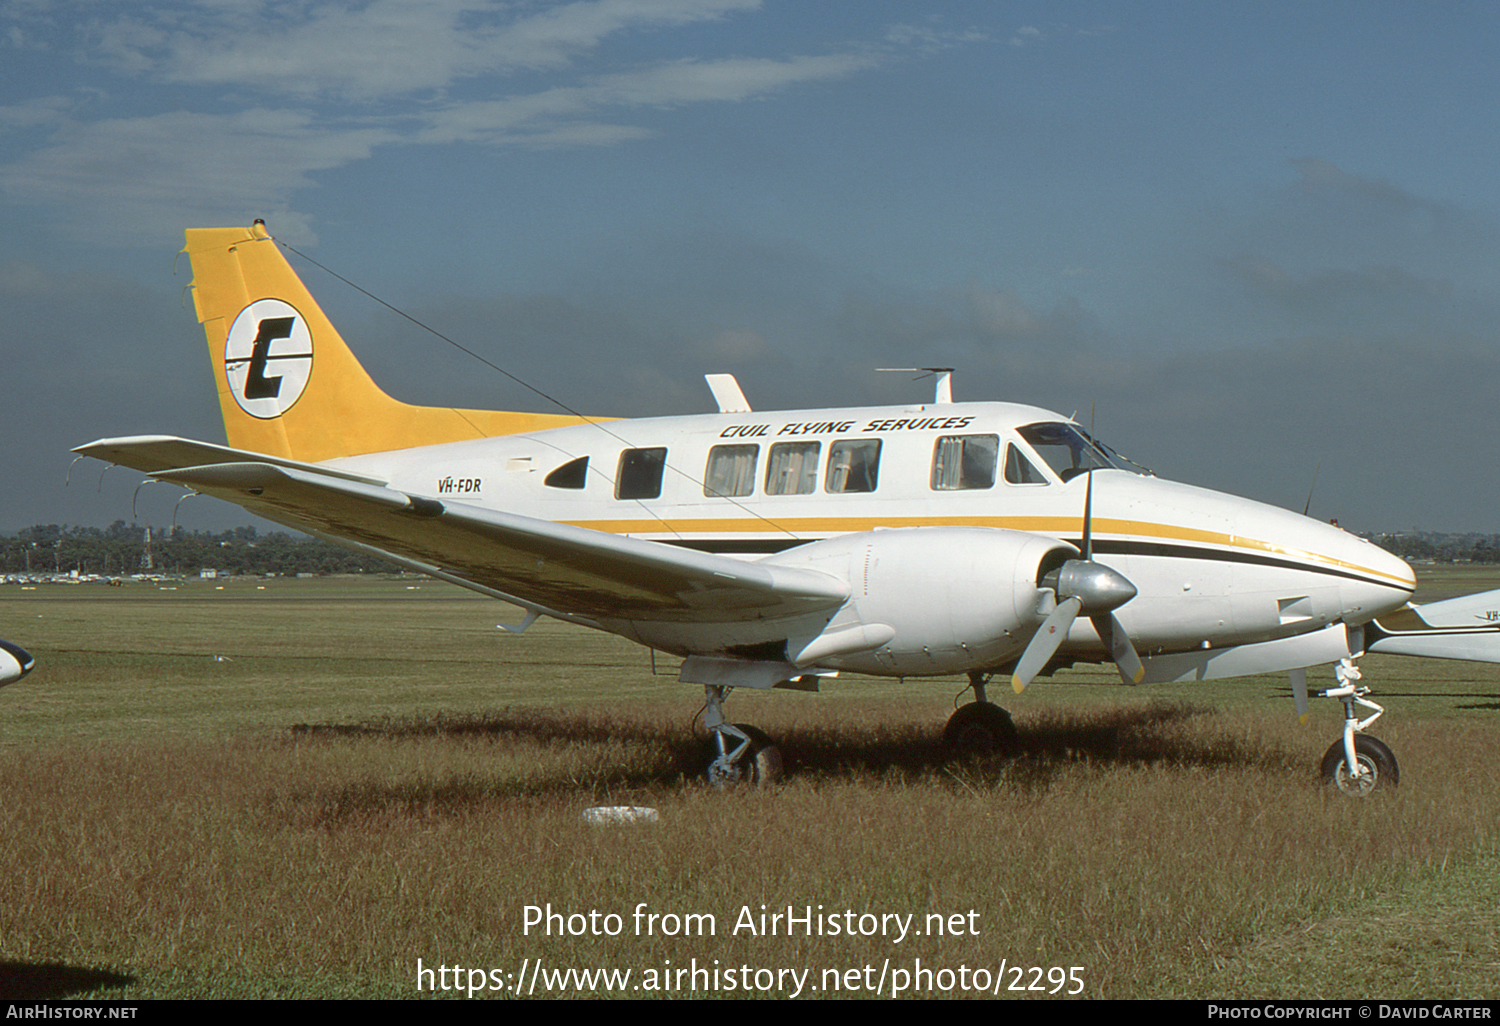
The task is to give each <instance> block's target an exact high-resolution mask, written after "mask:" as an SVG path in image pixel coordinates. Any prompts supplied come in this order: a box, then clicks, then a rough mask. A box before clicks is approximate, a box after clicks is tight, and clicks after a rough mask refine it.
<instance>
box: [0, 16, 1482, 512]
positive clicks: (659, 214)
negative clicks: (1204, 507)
mask: <svg viewBox="0 0 1500 1026" xmlns="http://www.w3.org/2000/svg"><path fill="white" fill-rule="evenodd" d="M1497 44H1500V7H1496V6H1495V5H1493V4H1481V3H1445V4H1430V3H1372V2H1364V3H1332V2H1329V3H1317V4H1305V3H1285V4H1283V3H1258V4H1243V5H1228V4H1188V3H1128V4H1127V3H1055V2H1052V3H1046V4H1035V3H1005V2H924V3H900V2H882V0H822V2H819V3H807V2H783V0H578V2H571V3H569V2H562V3H542V2H513V3H489V2H481V0H375V2H370V3H325V2H317V0H302V2H290V0H288V2H276V3H254V2H251V0H201V2H168V3H138V4H137V3H133V4H128V5H127V4H109V3H98V2H82V0H78V2H64V0H0V54H3V62H4V64H3V66H4V68H5V71H4V75H3V77H0V229H3V230H0V304H3V308H4V310H5V312H6V316H5V317H4V318H3V323H0V353H3V355H4V359H5V366H6V376H7V383H8V385H9V387H8V388H7V390H6V391H7V393H8V400H7V403H6V406H5V412H4V414H3V418H4V420H3V422H0V423H3V426H4V435H5V443H4V446H3V451H0V459H3V461H4V465H3V467H0V471H3V472H4V475H5V480H6V481H7V483H8V486H7V489H6V491H5V492H4V493H3V498H0V528H15V527H20V526H25V525H27V524H32V523H38V522H42V523H83V524H100V525H103V524H107V523H108V522H110V521H112V520H114V519H117V518H124V519H127V520H129V519H132V518H134V519H136V520H138V521H140V522H142V523H144V522H148V521H149V522H151V523H153V524H157V525H160V524H164V523H166V522H169V521H170V520H171V518H172V516H173V515H174V509H173V507H174V504H175V501H176V493H175V492H173V491H171V490H170V489H167V488H166V487H165V486H154V487H152V488H148V489H145V490H143V491H142V492H141V494H140V496H139V497H137V498H134V499H133V498H132V492H133V490H134V487H135V484H136V481H137V480H138V477H132V476H130V475H129V474H128V472H124V471H118V470H117V471H112V472H110V474H109V475H106V476H105V477H104V479H103V483H102V485H101V484H100V483H99V477H98V473H97V467H94V468H90V469H84V468H83V467H80V468H77V469H75V470H74V472H73V475H72V480H71V483H70V484H69V485H67V486H66V487H64V484H63V482H64V479H65V477H66V476H67V468H68V462H69V460H70V456H69V454H68V453H67V450H68V449H69V448H70V447H71V446H73V445H76V444H79V443H82V442H86V441H90V440H92V439H94V438H96V437H100V436H107V435H120V434H136V433H158V432H159V433H170V434H181V435H186V436H189V437H196V438H206V439H209V440H222V437H223V435H222V427H221V425H220V424H219V423H218V418H217V411H216V408H215V403H214V400H213V393H212V385H211V381H210V376H209V373H210V372H209V364H208V360H207V358H206V354H205V352H204V346H203V341H202V336H201V334H200V333H199V330H198V327H197V325H196V323H195V322H194V318H193V316H192V314H191V312H190V310H189V309H187V308H185V307H184V306H183V303H182V290H183V287H184V286H185V284H186V281H187V271H186V267H185V264H184V265H180V266H177V267H176V268H175V274H174V266H173V262H174V261H173V258H174V255H175V253H176V250H177V249H179V248H180V246H181V238H182V236H181V232H182V229H183V228H186V227H193V226H199V227H204V226H215V225H223V224H246V223H248V222H249V221H250V220H251V219H253V218H255V217H263V218H265V219H266V221H267V222H268V223H269V225H270V227H271V230H272V232H273V233H274V234H276V235H277V236H278V237H279V238H281V239H283V240H284V241H286V242H288V243H290V244H291V245H293V246H296V247H297V248H298V249H301V250H304V251H305V252H307V253H308V254H309V255H311V256H313V257H315V258H316V259H317V260H318V261H320V262H322V263H324V264H327V265H328V266H329V267H331V268H333V269H334V270H336V271H338V272H339V273H340V274H342V275H344V276H345V277H347V278H350V279H352V280H353V281H355V282H357V283H359V284H360V285H361V286H362V287H364V288H366V289H368V290H369V291H371V292H373V293H375V294H377V295H380V296H381V297H382V298H384V299H386V300H388V301H390V302H392V303H394V304H396V305H398V306H401V307H402V308H404V309H406V310H408V311H409V312H410V313H411V314H412V315H413V316H416V317H418V318H420V319H422V320H424V321H428V322H429V323H431V324H432V325H433V326H434V327H437V328H439V329H440V330H442V331H444V332H445V333H447V334H449V335H451V336H453V337H454V338H455V339H457V340H458V341H460V342H462V343H463V344H465V345H467V346H469V347H470V348H473V349H476V350H478V351H480V352H482V353H484V355H485V356H486V357H487V358H489V359H492V360H494V361H495V362H496V363H499V364H501V365H502V366H504V367H506V368H507V369H508V370H510V371H511V372H513V373H515V374H517V375H520V376H521V377H523V378H525V379H526V380H528V381H529V382H531V383H532V384H534V385H535V386H536V387H538V388H540V389H543V390H544V391H547V392H549V393H550V394H553V395H556V396H558V397H559V398H561V399H563V400H564V401H566V402H567V403H568V404H569V405H571V406H574V407H575V408H579V409H586V410H588V411H590V412H597V413H600V414H623V415H648V414H651V413H656V412H661V413H679V412H693V411H700V410H705V411H706V410H710V409H712V401H711V398H710V396H709V393H708V391H707V389H706V387H704V385H703V383H702V379H701V376H702V374H704V373H706V372H714V371H731V372H733V373H735V374H737V375H738V376H739V377H740V380H741V382H742V384H743V386H744V389H745V392H746V394H747V395H748V396H749V398H750V399H751V401H752V402H753V403H755V404H756V405H757V406H758V407H760V408H767V409H769V408H775V407H797V406H823V405H842V404H850V405H852V404H865V403H872V402H887V401H891V402H896V401H903V400H906V399H912V398H922V397H925V396H926V395H927V394H928V391H929V387H930V386H929V385H928V384H927V383H925V382H911V381H909V380H906V379H905V378H903V377H901V376H900V375H880V374H876V373H874V372H873V368H875V367H879V366H889V365H907V366H910V365H933V364H951V365H953V366H955V367H957V368H958V373H957V375H956V378H955V389H956V393H957V397H958V398H959V399H1009V400H1016V401H1022V402H1030V403H1035V404H1038V405H1042V406H1046V407H1049V408H1052V409H1057V410H1060V411H1061V412H1062V413H1065V414H1066V413H1072V412H1074V411H1085V412H1084V413H1083V416H1084V417H1086V416H1087V412H1086V411H1087V410H1088V409H1089V408H1090V406H1091V404H1092V405H1094V407H1095V409H1096V413H1095V418H1096V423H1097V433H1098V434H1099V435H1100V436H1101V437H1104V438H1105V439H1106V440H1109V441H1111V442H1112V443H1113V444H1115V445H1116V447H1117V448H1119V449H1121V450H1122V451H1124V452H1125V453H1127V454H1128V455H1130V456H1132V457H1133V458H1135V459H1136V460H1138V461H1139V462H1141V463H1144V464H1146V465H1148V466H1151V467H1153V468H1154V469H1156V470H1157V471H1158V472H1159V473H1161V474H1162V475H1163V476H1166V477H1172V478H1176V479H1179V480H1185V481H1189V482H1192V483H1196V484H1203V485H1207V486H1209V487H1214V488H1219V489H1223V490H1226V491H1231V492H1235V493H1237V494H1242V495H1248V496H1251V497H1254V498H1257V499H1262V500H1264V501H1268V502H1273V503H1277V504H1279V505H1284V506H1290V507H1293V508H1297V509H1300V508H1302V505H1303V504H1304V503H1305V502H1306V501H1307V497H1308V492H1309V488H1310V487H1311V486H1312V484H1313V476H1314V472H1315V470H1316V472H1317V487H1316V492H1315V494H1314V495H1313V502H1312V512H1313V513H1314V515H1318V516H1323V517H1337V518H1338V519H1339V521H1340V522H1341V523H1343V524H1344V525H1345V526H1349V527H1354V528H1357V529H1365V530H1393V529H1406V528H1411V527H1420V528H1423V529H1428V530H1449V531H1459V530H1480V531H1500V482H1497V479H1496V478H1497V475H1496V474H1495V472H1494V471H1493V469H1492V464H1491V461H1490V460H1489V459H1488V458H1487V455H1488V449H1489V447H1490V446H1489V444H1488V443H1489V441H1490V437H1491V435H1492V434H1493V431H1494V425H1495V421H1496V413H1497V406H1500V403H1497V398H1500V327H1497V324H1500V318H1497V314H1500V274H1497V271H1500V180H1497V176H1496V174H1495V169H1496V168H1497V167H1500V125H1497V118H1496V115H1495V113H1494V106H1495V98H1496V97H1497V96H1500V88H1497V87H1500V81H1497V79H1500V63H1497V62H1496V60H1495V59H1494V55H1495V53H1497V52H1500V46H1497ZM302 273H303V276H304V278H305V279H306V280H307V281H308V283H309V285H310V287H311V288H312V289H313V291H314V293H315V294H316V295H317V296H318V297H319V298H320V300H322V302H323V304H324V306H325V308H326V309H327V310H328V311H329V313H330V314H331V315H332V316H333V317H334V318H335V321H336V322H337V323H339V324H340V326H341V327H342V328H343V330H344V333H345V335H346V337H348V338H349V339H350V341H351V342H352V344H353V345H354V346H355V348H356V350H357V351H358V352H359V354H360V356H361V357H362V358H363V359H364V360H365V362H366V364H367V365H368V366H369V368H370V369H371V371H372V373H374V374H375V376H376V378H377V379H378V380H380V381H381V382H382V383H383V384H384V385H385V386H386V387H387V389H388V390H389V391H391V392H392V393H393V394H395V395H397V396H398V397H400V398H402V399H406V400H408V401H412V402H421V403H442V404H444V405H448V404H455V405H466V406H490V407H500V408H517V409H524V408H538V405H537V400H536V399H535V397H534V396H531V395H530V394H529V393H526V392H524V391H521V390H518V389H517V388H516V387H515V386H514V385H512V384H510V383H509V382H507V381H506V380H504V379H503V378H501V377H500V376H499V375H497V374H495V373H494V372H492V371H488V370H486V369H485V368H483V367H482V366H480V365H478V364H476V363H474V362H473V361H471V360H469V359H468V358H466V357H463V356H461V355H459V354H457V353H455V352H454V351H453V350H451V349H449V348H447V347H446V346H444V345H443V344H442V343H439V342H436V341H435V340H433V339H432V338H431V337H430V336H425V335H423V334H421V333H420V332H417V331H415V330H414V329H412V328H411V327H410V326H409V325H408V324H407V323H406V322H404V321H400V320H398V319H396V318H394V317H392V316H391V315H390V314H389V313H387V312H385V311H383V310H382V309H380V308H378V307H376V306H374V305H373V304H371V303H370V302H369V301H368V300H365V299H363V298H361V297H359V296H358V295H357V294H355V293H352V292H350V290H348V289H347V287H345V286H343V285H340V284H339V283H338V282H336V281H334V280H333V279H330V278H328V277H326V276H325V275H323V274H322V272H320V271H317V270H316V269H310V268H308V269H303V270H302ZM132 503H133V505H134V511H132ZM176 516H177V520H178V522H179V523H181V524H183V525H185V526H188V527H221V526H228V525H232V524H236V523H241V522H244V521H243V515H242V514H240V513H239V512H238V511H236V510H232V509H229V508H227V507H223V506H219V505H216V504H214V503H213V502H212V501H211V500H207V499H198V500H194V501H192V502H188V503H184V504H183V505H182V507H181V508H180V510H177V511H176Z"/></svg>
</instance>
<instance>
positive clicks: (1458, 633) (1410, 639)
mask: <svg viewBox="0 0 1500 1026" xmlns="http://www.w3.org/2000/svg"><path fill="white" fill-rule="evenodd" d="M1365 647H1366V648H1367V649H1368V650H1369V651H1371V652H1387V653H1390V654H1391V655H1407V656H1428V657H1431V658H1434V659H1472V660H1473V661H1475V662H1480V663H1500V591H1482V592H1479V593H1478V594H1474V595H1460V596H1459V597H1458V598H1451V599H1444V600H1443V601H1441V602H1428V603H1425V604H1423V605H1409V606H1407V607H1405V608H1404V609H1398V610H1396V611H1395V612H1394V613H1392V614H1391V615H1389V616H1383V617H1381V618H1380V619H1378V620H1376V621H1375V622H1374V623H1371V624H1366V625H1365Z"/></svg>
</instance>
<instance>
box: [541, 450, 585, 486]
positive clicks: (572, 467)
mask: <svg viewBox="0 0 1500 1026" xmlns="http://www.w3.org/2000/svg"><path fill="white" fill-rule="evenodd" d="M588 479H589V458H588V457H587V456H580V457H578V458H577V459H576V460H569V461H568V462H566V463H564V464H563V465H562V466H560V467H558V468H557V469H556V470H554V471H553V472H552V473H550V474H548V475H547V476H546V477H544V478H543V479H542V484H544V485H546V486H547V487H548V488H582V487H583V486H584V485H586V484H588Z"/></svg>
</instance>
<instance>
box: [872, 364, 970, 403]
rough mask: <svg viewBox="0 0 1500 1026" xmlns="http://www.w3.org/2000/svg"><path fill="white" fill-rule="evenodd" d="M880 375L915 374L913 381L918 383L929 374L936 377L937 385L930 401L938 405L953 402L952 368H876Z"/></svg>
mask: <svg viewBox="0 0 1500 1026" xmlns="http://www.w3.org/2000/svg"><path fill="white" fill-rule="evenodd" d="M875 369H876V370H877V371H879V372H881V373H891V374H916V375H917V377H915V378H913V379H912V380H913V381H920V380H921V379H922V378H925V377H927V376H928V375H929V374H935V375H937V384H936V388H935V389H934V394H933V397H932V401H933V402H934V403H937V404H938V405H947V404H949V403H952V402H953V368H952V367H876V368H875Z"/></svg>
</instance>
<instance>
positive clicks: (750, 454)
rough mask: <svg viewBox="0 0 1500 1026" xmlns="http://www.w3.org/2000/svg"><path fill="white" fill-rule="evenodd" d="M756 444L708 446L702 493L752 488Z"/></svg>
mask: <svg viewBox="0 0 1500 1026" xmlns="http://www.w3.org/2000/svg"><path fill="white" fill-rule="evenodd" d="M759 458H760V446H758V445H716V446H714V447H713V448H712V449H710V450H708V469H707V470H706V471H705V472H704V474H703V494H704V495H708V496H720V495H749V494H750V493H751V492H753V491H755V462H756V460H758V459H759Z"/></svg>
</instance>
